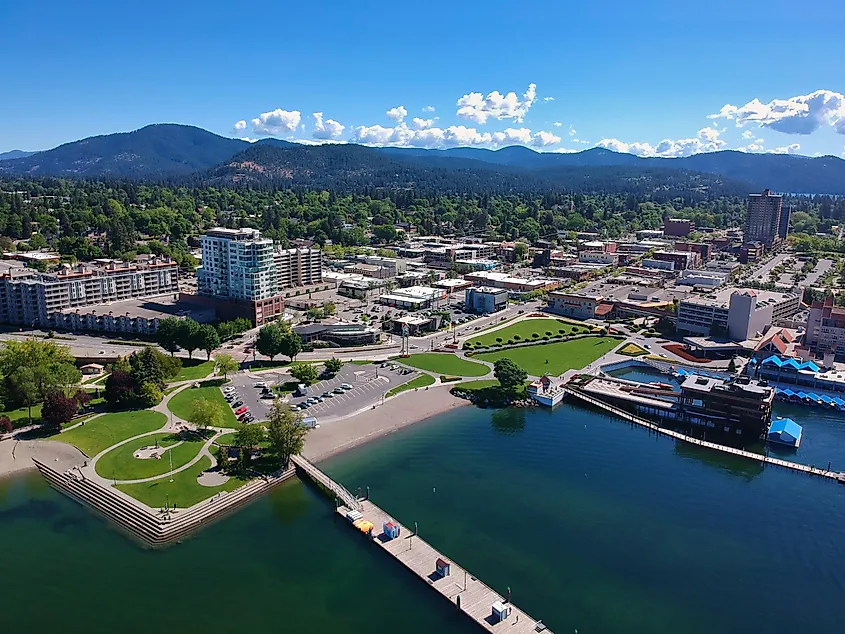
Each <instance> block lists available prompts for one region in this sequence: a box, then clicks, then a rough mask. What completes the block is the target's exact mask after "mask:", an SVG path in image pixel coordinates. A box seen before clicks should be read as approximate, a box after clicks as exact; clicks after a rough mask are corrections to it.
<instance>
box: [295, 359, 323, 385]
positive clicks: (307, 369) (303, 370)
mask: <svg viewBox="0 0 845 634" xmlns="http://www.w3.org/2000/svg"><path fill="white" fill-rule="evenodd" d="M290 375H291V376H292V377H293V378H295V379H296V380H297V381H300V382H302V383H305V384H311V383H313V382H314V381H316V380H317V368H315V367H314V366H313V365H312V364H310V363H297V364H296V365H292V366H291V367H290Z"/></svg>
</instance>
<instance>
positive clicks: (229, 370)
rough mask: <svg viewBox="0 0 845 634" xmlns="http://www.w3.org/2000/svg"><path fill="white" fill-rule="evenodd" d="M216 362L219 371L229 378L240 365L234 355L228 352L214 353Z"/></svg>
mask: <svg viewBox="0 0 845 634" xmlns="http://www.w3.org/2000/svg"><path fill="white" fill-rule="evenodd" d="M214 362H215V369H216V370H217V373H218V374H222V375H223V378H224V379H226V378H228V377H229V375H230V374H233V373H235V372H237V371H238V368H239V367H240V365H239V364H238V362H237V361H235V359H234V358H233V357H232V355H231V354H226V353H225V352H221V353H219V354H216V355H214Z"/></svg>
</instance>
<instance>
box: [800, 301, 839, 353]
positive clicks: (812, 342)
mask: <svg viewBox="0 0 845 634" xmlns="http://www.w3.org/2000/svg"><path fill="white" fill-rule="evenodd" d="M804 345H805V346H806V347H807V348H809V349H810V350H811V351H812V352H814V353H815V354H816V355H818V356H821V355H824V354H826V353H831V352H832V353H833V354H834V355H835V356H836V357H839V358H841V357H842V356H843V355H845V308H839V307H837V306H835V305H834V299H833V297H832V296H831V297H827V298H826V299H825V300H824V301H823V302H814V303H813V305H812V306H811V307H810V312H809V314H808V316H807V332H806V334H805V335H804Z"/></svg>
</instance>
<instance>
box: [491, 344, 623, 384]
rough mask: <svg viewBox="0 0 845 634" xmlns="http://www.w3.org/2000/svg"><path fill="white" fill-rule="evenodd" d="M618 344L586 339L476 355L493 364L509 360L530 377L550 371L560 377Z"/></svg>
mask: <svg viewBox="0 0 845 634" xmlns="http://www.w3.org/2000/svg"><path fill="white" fill-rule="evenodd" d="M617 345H619V340H618V339H613V338H611V337H584V338H582V339H573V340H572V341H559V342H557V343H545V344H537V345H536V346H524V347H521V348H510V349H509V350H497V351H495V352H482V353H479V354H477V355H475V356H476V358H478V359H482V360H483V361H489V362H491V363H493V362H495V361H497V360H499V359H501V358H503V357H508V358H509V359H513V361H514V362H515V363H516V364H517V365H518V366H519V367H521V368H523V369H524V370H526V371H527V372H528V374H532V375H534V376H541V375H543V374H545V373H546V372H549V373H550V374H554V375H558V374H563V373H564V372H566V371H567V370H572V369H581V368H583V367H584V366H585V365H587V364H589V363H592V362H593V361H595V360H596V359H598V358H599V357H600V356H602V355H604V354H607V353H608V352H610V351H611V350H613V348H615V347H616V346H617Z"/></svg>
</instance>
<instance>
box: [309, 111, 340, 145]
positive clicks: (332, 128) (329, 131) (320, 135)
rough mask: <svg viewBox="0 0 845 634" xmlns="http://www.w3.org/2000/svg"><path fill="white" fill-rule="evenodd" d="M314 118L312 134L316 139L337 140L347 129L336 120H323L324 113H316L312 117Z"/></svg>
mask: <svg viewBox="0 0 845 634" xmlns="http://www.w3.org/2000/svg"><path fill="white" fill-rule="evenodd" d="M311 116H312V117H314V132H312V133H311V136H313V137H314V138H315V139H336V138H338V137H339V136H340V135H341V134H343V130H344V129H345V128H346V126H345V125H343V124H341V123H338V122H337V121H335V120H334V119H323V113H322V112H315V113H313V114H312V115H311Z"/></svg>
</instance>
